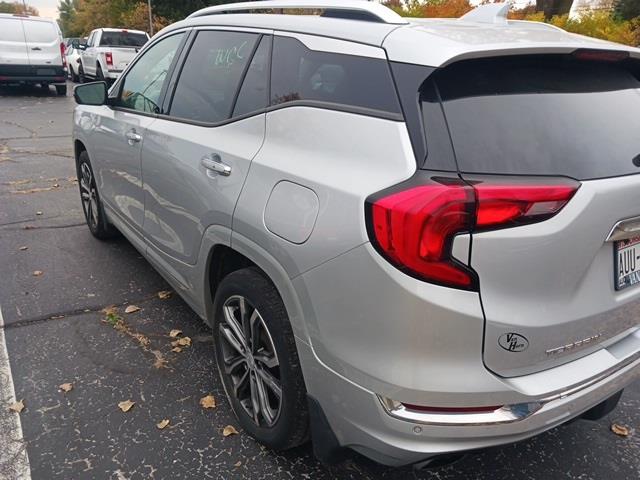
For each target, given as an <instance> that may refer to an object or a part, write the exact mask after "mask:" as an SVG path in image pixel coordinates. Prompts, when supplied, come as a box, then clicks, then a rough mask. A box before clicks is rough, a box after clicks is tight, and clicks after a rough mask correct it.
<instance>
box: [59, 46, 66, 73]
mask: <svg viewBox="0 0 640 480" xmlns="http://www.w3.org/2000/svg"><path fill="white" fill-rule="evenodd" d="M65 54H66V48H65V46H64V42H60V56H61V57H62V68H67V57H66V55H65Z"/></svg>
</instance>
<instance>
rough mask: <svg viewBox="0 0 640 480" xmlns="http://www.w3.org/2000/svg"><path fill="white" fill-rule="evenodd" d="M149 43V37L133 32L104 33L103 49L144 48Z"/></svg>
mask: <svg viewBox="0 0 640 480" xmlns="http://www.w3.org/2000/svg"><path fill="white" fill-rule="evenodd" d="M145 43H147V36H146V35H144V34H142V33H132V32H102V36H101V37H100V46H101V47H142V46H143V45H144V44H145Z"/></svg>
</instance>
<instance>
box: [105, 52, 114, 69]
mask: <svg viewBox="0 0 640 480" xmlns="http://www.w3.org/2000/svg"><path fill="white" fill-rule="evenodd" d="M104 59H105V61H106V62H107V65H108V66H110V67H113V53H111V52H107V53H105V54H104Z"/></svg>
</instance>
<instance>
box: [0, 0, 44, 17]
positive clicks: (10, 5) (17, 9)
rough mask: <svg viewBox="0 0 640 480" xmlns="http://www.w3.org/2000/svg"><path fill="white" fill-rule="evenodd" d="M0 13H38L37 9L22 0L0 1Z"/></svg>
mask: <svg viewBox="0 0 640 480" xmlns="http://www.w3.org/2000/svg"><path fill="white" fill-rule="evenodd" d="M0 13H20V14H23V15H36V16H37V15H40V13H39V12H38V9H37V8H35V7H32V6H30V5H27V7H26V8H25V6H24V4H23V3H22V2H0Z"/></svg>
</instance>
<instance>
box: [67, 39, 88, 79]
mask: <svg viewBox="0 0 640 480" xmlns="http://www.w3.org/2000/svg"><path fill="white" fill-rule="evenodd" d="M83 41H86V38H85V39H83ZM65 56H66V57H67V68H68V69H69V70H68V73H69V78H70V79H71V80H72V81H74V82H79V81H80V76H79V75H78V72H79V68H80V49H79V48H78V43H77V42H75V41H74V42H71V43H69V45H68V46H67V49H66V52H65Z"/></svg>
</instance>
